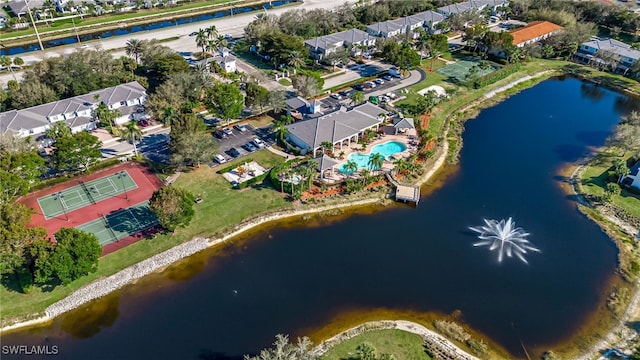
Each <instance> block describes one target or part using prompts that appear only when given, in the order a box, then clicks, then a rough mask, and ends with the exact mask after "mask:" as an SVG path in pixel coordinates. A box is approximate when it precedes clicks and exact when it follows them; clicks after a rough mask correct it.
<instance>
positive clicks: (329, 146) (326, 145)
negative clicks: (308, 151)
mask: <svg viewBox="0 0 640 360" xmlns="http://www.w3.org/2000/svg"><path fill="white" fill-rule="evenodd" d="M320 146H322V153H323V154H326V153H328V152H330V151H331V150H333V143H332V142H331V141H323V142H322V143H320Z"/></svg>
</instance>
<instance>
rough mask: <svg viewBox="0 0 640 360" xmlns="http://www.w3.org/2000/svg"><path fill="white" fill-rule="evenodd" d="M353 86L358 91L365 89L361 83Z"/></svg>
mask: <svg viewBox="0 0 640 360" xmlns="http://www.w3.org/2000/svg"><path fill="white" fill-rule="evenodd" d="M353 88H354V89H356V90H358V91H364V89H366V87H365V86H364V85H363V84H355V85H354V86H353Z"/></svg>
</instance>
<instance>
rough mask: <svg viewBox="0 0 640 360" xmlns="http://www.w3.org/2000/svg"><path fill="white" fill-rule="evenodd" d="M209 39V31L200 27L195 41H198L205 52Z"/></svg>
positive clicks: (197, 44) (198, 44) (197, 43)
mask: <svg viewBox="0 0 640 360" xmlns="http://www.w3.org/2000/svg"><path fill="white" fill-rule="evenodd" d="M208 40H209V35H207V32H206V31H205V30H204V29H198V32H197V33H196V37H195V41H196V46H199V47H200V48H202V52H205V48H206V46H207V42H208Z"/></svg>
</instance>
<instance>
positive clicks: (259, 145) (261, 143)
mask: <svg viewBox="0 0 640 360" xmlns="http://www.w3.org/2000/svg"><path fill="white" fill-rule="evenodd" d="M253 144H254V145H255V146H256V147H257V148H259V149H261V148H263V147H265V145H264V141H262V140H260V139H258V138H255V139H253Z"/></svg>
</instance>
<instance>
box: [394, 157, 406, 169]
mask: <svg viewBox="0 0 640 360" xmlns="http://www.w3.org/2000/svg"><path fill="white" fill-rule="evenodd" d="M393 168H394V170H395V171H397V172H403V171H405V170H407V169H408V168H409V162H408V161H407V160H405V159H398V160H396V161H394V162H393Z"/></svg>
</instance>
